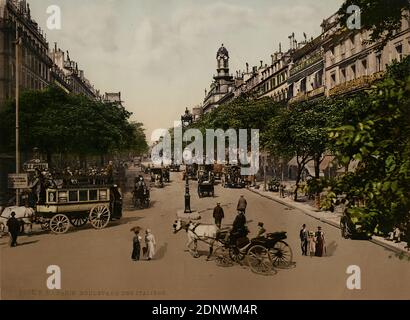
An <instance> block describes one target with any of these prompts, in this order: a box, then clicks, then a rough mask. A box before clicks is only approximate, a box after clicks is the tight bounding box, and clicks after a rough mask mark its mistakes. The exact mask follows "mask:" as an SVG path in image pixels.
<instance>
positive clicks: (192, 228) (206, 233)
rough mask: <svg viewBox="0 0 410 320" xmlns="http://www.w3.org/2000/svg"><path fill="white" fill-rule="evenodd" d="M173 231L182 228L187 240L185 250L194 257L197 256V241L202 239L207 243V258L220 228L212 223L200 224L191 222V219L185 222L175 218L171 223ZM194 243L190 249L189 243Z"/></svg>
mask: <svg viewBox="0 0 410 320" xmlns="http://www.w3.org/2000/svg"><path fill="white" fill-rule="evenodd" d="M173 228H174V233H177V232H178V231H180V230H182V229H184V230H185V231H186V232H187V237H188V241H187V243H186V248H187V250H188V251H189V252H190V253H191V254H193V256H194V257H195V258H198V257H199V253H198V250H197V248H198V241H203V242H205V243H207V244H209V255H208V257H207V260H208V259H209V258H210V257H211V255H212V253H213V245H214V242H215V240H216V239H217V236H218V232H220V229H219V228H218V227H217V226H216V225H214V224H201V223H193V222H192V221H189V222H185V221H182V220H181V219H178V220H175V223H174V224H173ZM192 244H194V248H193V250H192V249H191V245H192Z"/></svg>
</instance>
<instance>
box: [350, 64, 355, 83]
mask: <svg viewBox="0 0 410 320" xmlns="http://www.w3.org/2000/svg"><path fill="white" fill-rule="evenodd" d="M350 68H351V70H352V80H353V79H356V65H354V64H353V65H352V66H351V67H350Z"/></svg>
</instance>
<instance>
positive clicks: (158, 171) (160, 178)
mask: <svg viewBox="0 0 410 320" xmlns="http://www.w3.org/2000/svg"><path fill="white" fill-rule="evenodd" d="M150 174H151V182H152V183H154V186H155V187H156V188H163V187H164V172H163V169H162V168H151V170H150Z"/></svg>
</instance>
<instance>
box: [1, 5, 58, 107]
mask: <svg viewBox="0 0 410 320" xmlns="http://www.w3.org/2000/svg"><path fill="white" fill-rule="evenodd" d="M17 35H18V36H19V37H21V46H20V50H19V51H20V66H21V68H20V89H21V90H26V89H32V90H41V89H43V88H45V87H46V86H47V85H48V84H49V83H50V69H51V67H52V61H51V59H50V57H49V56H48V43H47V41H46V39H45V37H44V35H43V33H42V31H41V30H40V29H39V27H38V24H37V23H36V22H35V21H34V20H33V19H32V18H31V13H30V7H29V5H28V4H27V3H26V1H18V0H13V1H12V0H0V108H1V106H2V105H3V103H4V102H5V101H6V100H7V99H10V98H13V97H14V95H15V82H16V51H15V50H16V46H15V41H16V39H17Z"/></svg>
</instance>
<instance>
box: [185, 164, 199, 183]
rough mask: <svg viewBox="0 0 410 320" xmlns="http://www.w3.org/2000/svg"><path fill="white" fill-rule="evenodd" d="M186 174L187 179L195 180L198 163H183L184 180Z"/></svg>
mask: <svg viewBox="0 0 410 320" xmlns="http://www.w3.org/2000/svg"><path fill="white" fill-rule="evenodd" d="M186 175H188V179H191V180H196V179H197V178H198V164H196V163H193V164H187V165H185V171H184V174H183V180H185V178H186Z"/></svg>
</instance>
